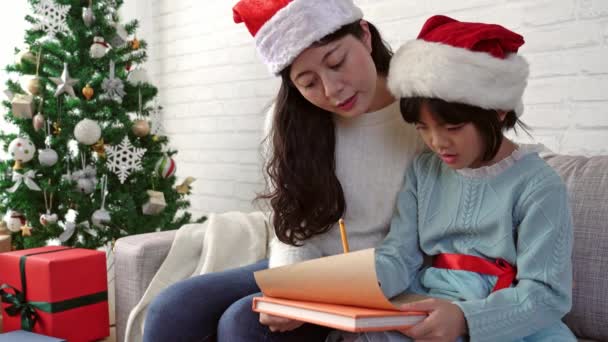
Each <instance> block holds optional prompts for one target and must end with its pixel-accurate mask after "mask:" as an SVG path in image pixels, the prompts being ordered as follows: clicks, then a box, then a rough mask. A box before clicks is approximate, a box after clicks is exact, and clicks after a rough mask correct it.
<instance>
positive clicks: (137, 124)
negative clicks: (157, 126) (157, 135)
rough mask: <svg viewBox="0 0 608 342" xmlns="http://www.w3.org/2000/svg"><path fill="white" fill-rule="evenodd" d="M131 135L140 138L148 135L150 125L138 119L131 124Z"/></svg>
mask: <svg viewBox="0 0 608 342" xmlns="http://www.w3.org/2000/svg"><path fill="white" fill-rule="evenodd" d="M132 130H133V134H135V135H136V136H138V137H140V138H142V137H145V136H146V135H148V134H150V124H149V123H148V121H147V120H142V119H138V120H135V121H134V122H133V128H132Z"/></svg>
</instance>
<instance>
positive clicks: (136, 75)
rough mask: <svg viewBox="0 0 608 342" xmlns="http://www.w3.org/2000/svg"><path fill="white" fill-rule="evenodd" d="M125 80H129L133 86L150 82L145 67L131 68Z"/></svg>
mask: <svg viewBox="0 0 608 342" xmlns="http://www.w3.org/2000/svg"><path fill="white" fill-rule="evenodd" d="M127 82H129V83H131V84H133V85H135V86H138V85H142V84H145V83H148V82H150V79H149V77H148V73H147V72H146V69H144V68H136V69H134V70H131V72H129V75H128V76H127Z"/></svg>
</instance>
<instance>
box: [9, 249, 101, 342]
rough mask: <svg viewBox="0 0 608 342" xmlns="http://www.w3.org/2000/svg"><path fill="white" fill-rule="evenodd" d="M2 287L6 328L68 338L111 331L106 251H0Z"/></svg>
mask: <svg viewBox="0 0 608 342" xmlns="http://www.w3.org/2000/svg"><path fill="white" fill-rule="evenodd" d="M22 282H24V283H25V289H24V288H23V284H22ZM0 285H1V286H2V288H1V289H0V293H1V294H2V319H3V321H4V322H3V323H4V331H5V332H8V331H12V330H19V329H24V330H31V331H32V332H35V333H39V334H43V335H47V336H53V337H58V338H64V339H67V340H68V341H69V342H85V341H94V340H98V339H102V338H105V337H107V336H109V335H110V323H109V320H110V319H109V312H108V299H107V298H108V292H107V289H108V282H107V275H106V257H105V253H104V252H100V251H95V250H89V249H81V248H67V247H57V246H49V247H41V248H32V249H26V250H19V251H14V252H7V253H0ZM24 290H25V291H24ZM24 294H25V296H24ZM28 326H29V327H28Z"/></svg>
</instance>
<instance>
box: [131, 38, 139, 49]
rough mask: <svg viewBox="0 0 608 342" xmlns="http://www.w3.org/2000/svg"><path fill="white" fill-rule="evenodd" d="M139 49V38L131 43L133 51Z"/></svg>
mask: <svg viewBox="0 0 608 342" xmlns="http://www.w3.org/2000/svg"><path fill="white" fill-rule="evenodd" d="M139 47H140V43H139V40H138V39H137V38H133V40H132V41H131V49H133V50H139Z"/></svg>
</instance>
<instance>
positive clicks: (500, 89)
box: [359, 16, 576, 341]
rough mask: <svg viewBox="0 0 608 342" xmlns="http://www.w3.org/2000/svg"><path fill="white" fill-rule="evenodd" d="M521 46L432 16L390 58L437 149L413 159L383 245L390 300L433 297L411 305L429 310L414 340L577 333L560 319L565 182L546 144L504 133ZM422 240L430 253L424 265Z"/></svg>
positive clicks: (492, 29)
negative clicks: (541, 147) (407, 294)
mask: <svg viewBox="0 0 608 342" xmlns="http://www.w3.org/2000/svg"><path fill="white" fill-rule="evenodd" d="M523 43H524V40H523V38H522V37H521V36H520V35H518V34H516V33H514V32H511V31H509V30H507V29H505V28H503V27H501V26H498V25H488V24H480V23H465V22H458V21H456V20H453V19H451V18H448V17H445V16H435V17H432V18H430V19H429V20H427V22H426V23H425V25H424V27H423V28H422V31H421V32H420V35H419V37H418V39H417V40H415V41H411V42H409V43H406V44H405V45H404V46H403V47H402V48H400V49H399V51H398V52H397V54H396V55H395V57H394V59H393V61H392V62H391V69H390V76H389V88H390V89H391V91H392V92H393V94H395V95H396V96H398V97H400V98H401V100H400V102H401V113H402V114H403V117H404V119H405V121H407V122H410V123H413V124H415V126H416V129H417V130H418V132H419V134H420V136H421V137H422V139H423V141H424V142H425V144H426V145H427V146H428V148H429V149H430V150H431V151H430V152H425V153H423V154H421V155H420V156H418V157H417V158H416V159H415V160H414V162H413V163H412V166H411V167H410V168H409V170H408V172H407V174H406V177H405V185H404V187H403V189H402V190H401V192H400V193H399V197H398V200H397V210H396V213H395V215H394V216H393V219H392V221H391V227H390V232H389V234H388V236H387V237H386V239H385V241H384V242H383V243H382V245H381V246H379V247H378V248H377V249H376V270H377V275H378V279H379V282H380V284H381V287H382V290H383V291H384V293H385V295H386V296H387V297H392V296H394V295H396V294H398V293H400V292H402V291H404V290H406V289H408V288H409V290H410V291H413V292H416V293H421V294H425V295H429V296H431V297H434V298H435V299H429V300H426V301H422V302H419V303H415V304H410V305H406V306H404V307H403V308H404V309H408V310H424V311H428V312H429V317H428V318H427V319H425V320H424V321H423V322H421V323H419V324H418V325H416V326H414V327H412V328H411V329H409V330H407V331H404V332H403V334H405V335H407V336H409V337H410V338H412V339H415V340H424V341H454V340H456V339H458V338H459V337H460V338H464V337H465V336H467V335H468V338H470V340H471V341H576V339H575V337H574V335H573V334H572V333H571V332H570V330H569V329H568V328H567V327H566V325H565V324H564V323H562V322H561V318H562V317H563V316H564V315H565V314H566V313H567V312H568V311H569V310H570V306H571V290H572V265H571V260H570V258H571V251H572V225H571V217H570V210H569V206H568V195H567V193H566V188H565V186H564V185H563V183H562V181H561V179H560V177H559V176H558V175H557V173H556V172H554V170H553V169H551V168H550V167H549V166H548V165H547V164H546V163H545V162H544V161H543V160H542V159H541V158H540V157H539V156H538V154H537V153H536V152H537V151H538V148H535V147H531V146H518V145H516V144H515V143H513V142H512V141H510V140H509V139H507V138H506V137H504V136H503V132H504V131H506V130H508V129H511V128H513V127H514V126H515V125H516V124H517V123H519V119H518V117H519V116H520V115H521V114H522V110H523V106H522V105H521V103H522V102H521V98H522V95H523V92H524V89H525V87H526V83H527V76H528V64H527V63H526V61H525V60H524V59H523V58H522V57H521V56H519V55H517V50H518V48H519V47H520V46H521V45H522V44H523ZM416 235H417V236H418V240H416V239H415V238H413V237H414V236H416ZM418 248H419V249H420V250H421V251H422V252H423V253H424V254H426V255H428V256H432V257H433V261H432V264H431V265H430V266H428V267H425V268H423V269H422V270H421V271H419V272H418V269H419V267H420V264H421V258H420V257H419V256H418V257H416V256H415V255H414V254H413V253H412V251H414V250H416V249H418ZM405 335H401V334H399V333H397V332H392V333H373V334H367V335H363V336H359V339H360V340H362V341H366V340H381V341H385V340H386V341H390V340H406V339H407V338H406V337H405Z"/></svg>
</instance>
